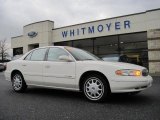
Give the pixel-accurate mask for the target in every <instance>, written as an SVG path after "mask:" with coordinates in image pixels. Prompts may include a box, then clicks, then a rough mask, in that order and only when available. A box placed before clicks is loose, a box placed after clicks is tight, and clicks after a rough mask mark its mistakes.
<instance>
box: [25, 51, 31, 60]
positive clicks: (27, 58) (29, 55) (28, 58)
mask: <svg viewBox="0 0 160 120" xmlns="http://www.w3.org/2000/svg"><path fill="white" fill-rule="evenodd" d="M31 55H32V52H30V53H29V54H28V55H27V57H25V58H24V59H25V60H30V58H31Z"/></svg>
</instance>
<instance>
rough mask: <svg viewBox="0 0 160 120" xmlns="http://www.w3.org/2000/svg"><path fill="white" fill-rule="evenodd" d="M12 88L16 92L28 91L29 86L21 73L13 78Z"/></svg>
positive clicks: (17, 73)
mask: <svg viewBox="0 0 160 120" xmlns="http://www.w3.org/2000/svg"><path fill="white" fill-rule="evenodd" d="M12 87H13V90H14V91H15V92H24V91H25V90H26V88H27V85H26V82H25V81H24V78H23V76H22V74H21V73H19V72H16V73H15V74H14V75H13V76H12Z"/></svg>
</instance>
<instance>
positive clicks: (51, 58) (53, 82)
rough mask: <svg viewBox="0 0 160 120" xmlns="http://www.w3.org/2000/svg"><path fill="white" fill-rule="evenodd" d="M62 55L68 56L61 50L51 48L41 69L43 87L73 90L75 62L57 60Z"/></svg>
mask: <svg viewBox="0 0 160 120" xmlns="http://www.w3.org/2000/svg"><path fill="white" fill-rule="evenodd" d="M62 55H66V56H69V57H71V56H70V55H69V53H68V52H67V51H65V50H64V49H63V48H59V47H51V48H49V50H48V55H47V60H46V61H45V63H44V67H43V79H44V82H45V85H47V86H52V87H53V86H54V87H58V88H75V67H76V66H75V61H72V62H67V61H62V60H59V57H60V56H62Z"/></svg>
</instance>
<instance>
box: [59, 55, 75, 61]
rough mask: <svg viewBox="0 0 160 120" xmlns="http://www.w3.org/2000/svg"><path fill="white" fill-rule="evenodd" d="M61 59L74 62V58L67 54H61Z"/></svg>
mask: <svg viewBox="0 0 160 120" xmlns="http://www.w3.org/2000/svg"><path fill="white" fill-rule="evenodd" d="M59 60H61V61H66V62H73V60H72V58H70V57H69V56H67V55H61V56H59Z"/></svg>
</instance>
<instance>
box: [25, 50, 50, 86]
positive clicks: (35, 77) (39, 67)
mask: <svg viewBox="0 0 160 120" xmlns="http://www.w3.org/2000/svg"><path fill="white" fill-rule="evenodd" d="M46 51H47V48H40V49H35V50H34V51H33V52H31V53H30V54H29V55H28V56H27V57H26V58H25V59H24V61H23V64H22V67H23V74H24V79H25V81H26V82H27V84H33V85H43V83H44V82H43V77H42V75H43V74H42V71H43V64H44V59H45V54H46Z"/></svg>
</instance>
